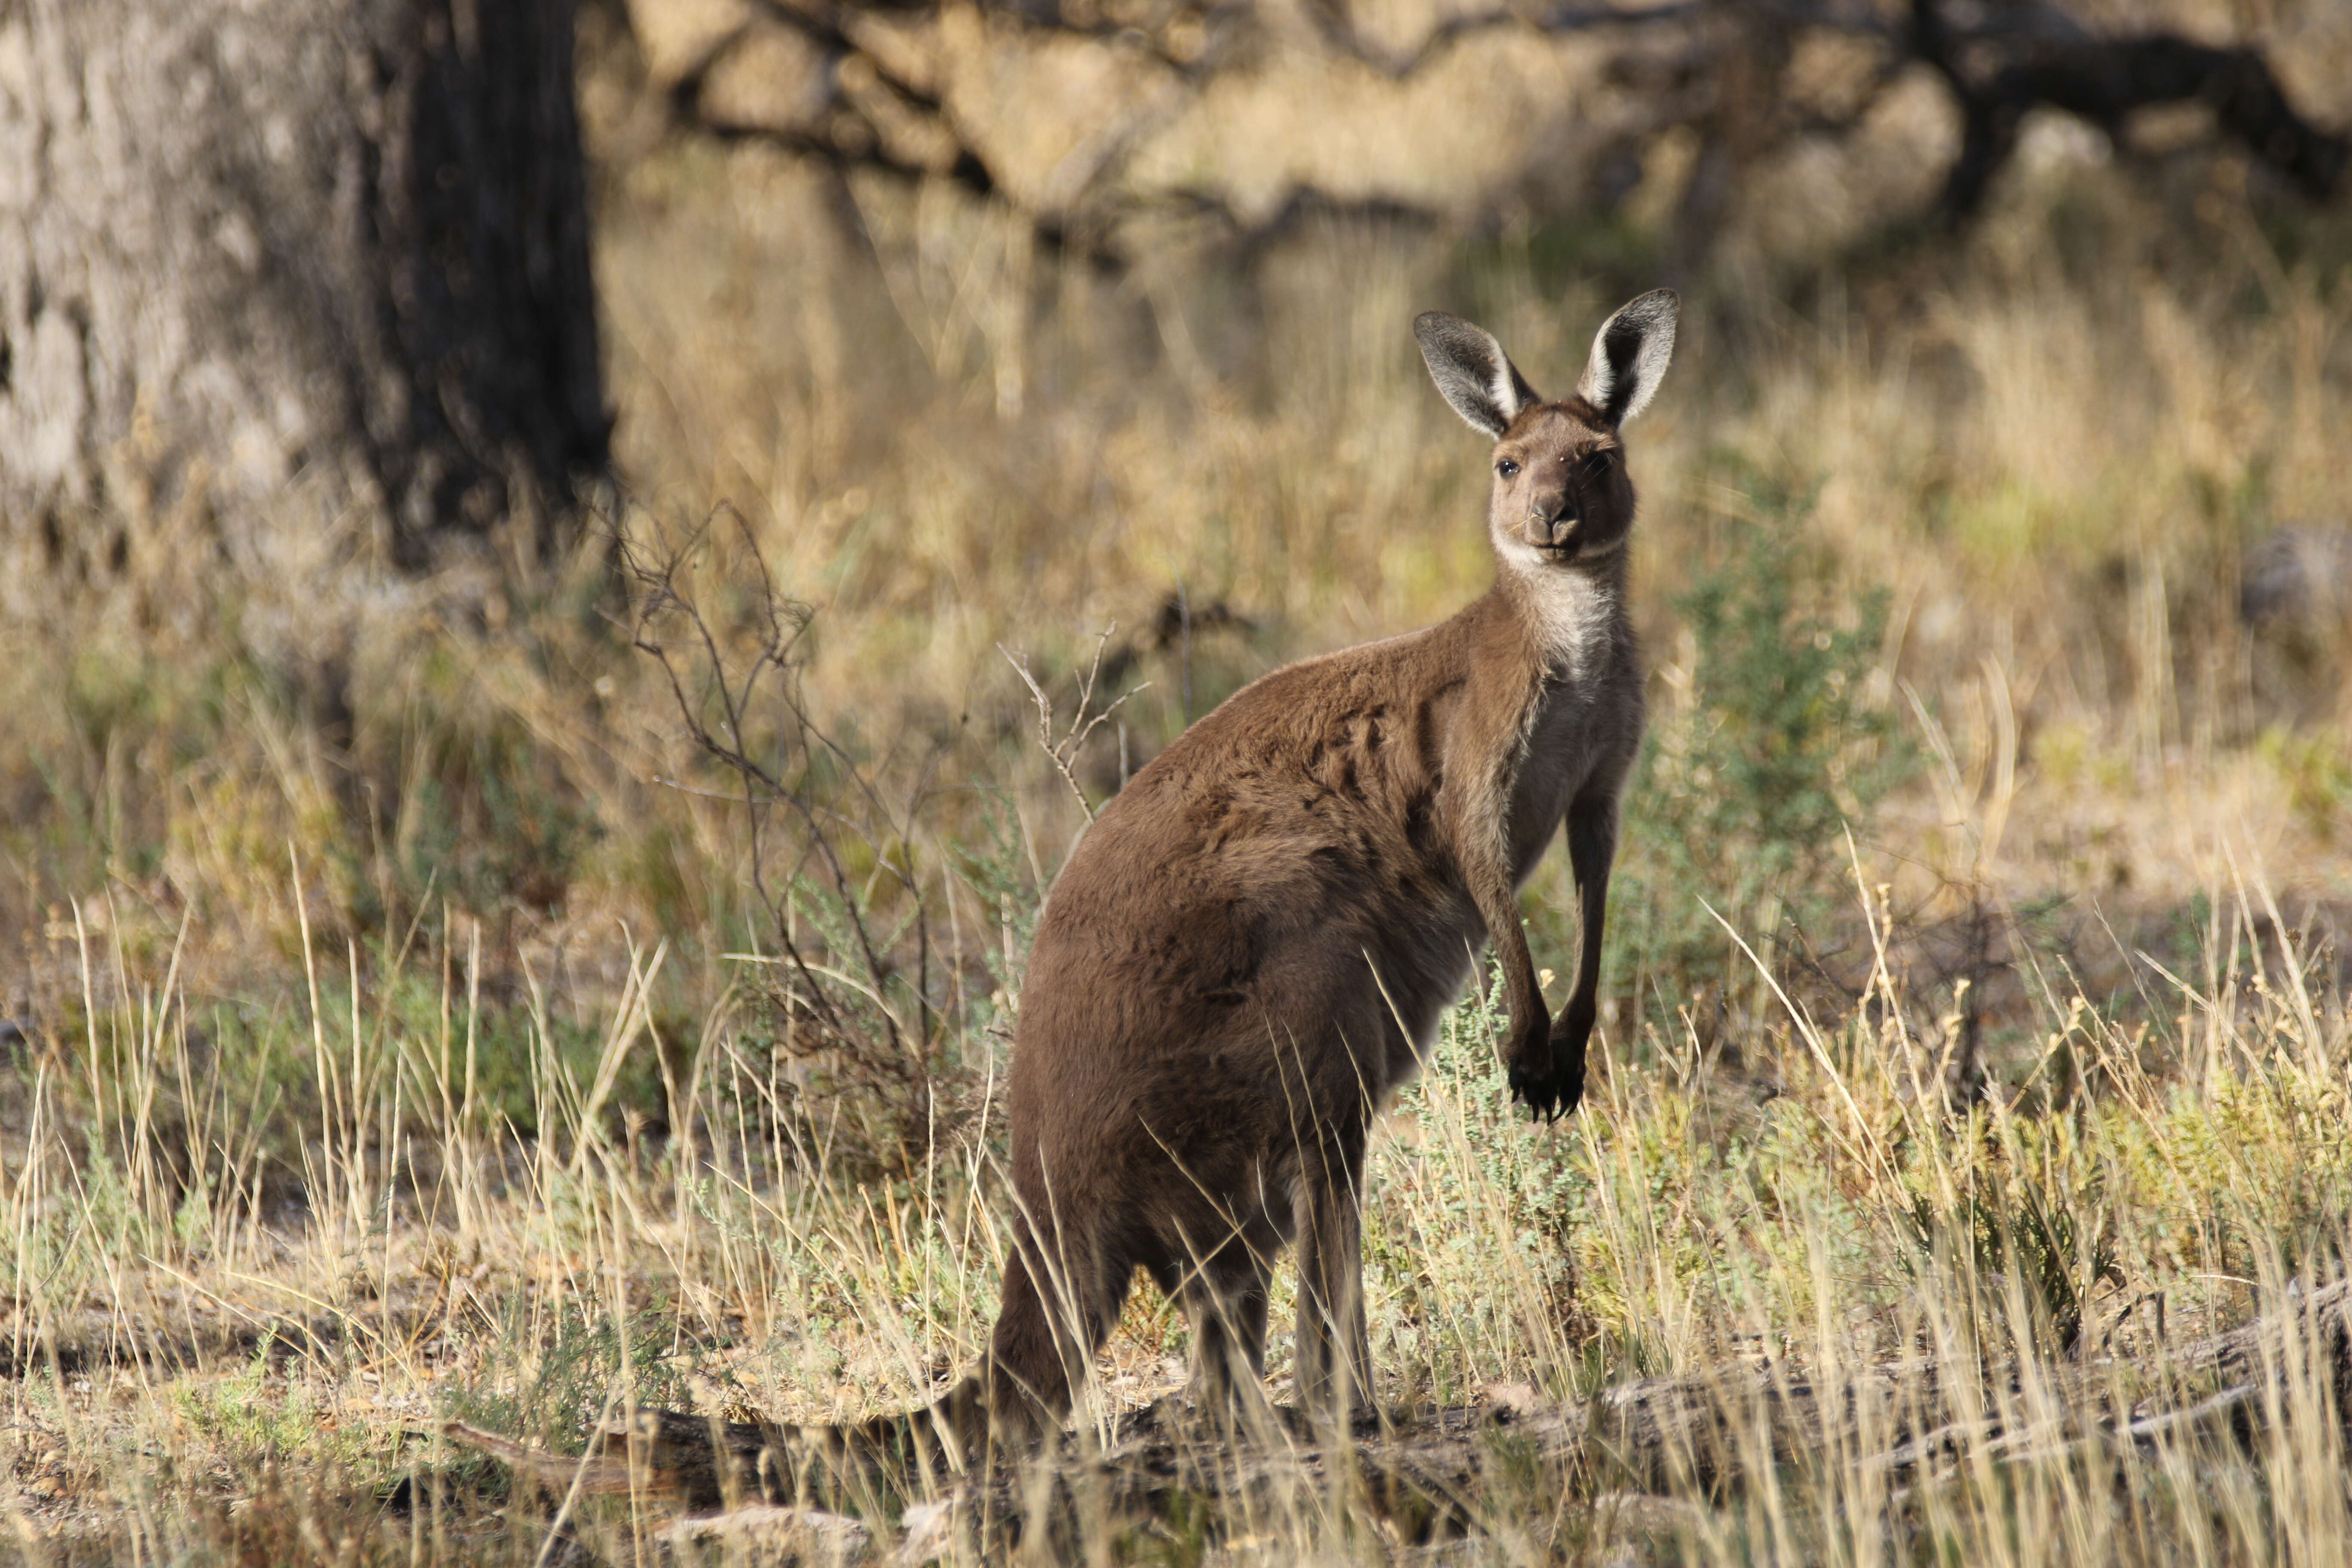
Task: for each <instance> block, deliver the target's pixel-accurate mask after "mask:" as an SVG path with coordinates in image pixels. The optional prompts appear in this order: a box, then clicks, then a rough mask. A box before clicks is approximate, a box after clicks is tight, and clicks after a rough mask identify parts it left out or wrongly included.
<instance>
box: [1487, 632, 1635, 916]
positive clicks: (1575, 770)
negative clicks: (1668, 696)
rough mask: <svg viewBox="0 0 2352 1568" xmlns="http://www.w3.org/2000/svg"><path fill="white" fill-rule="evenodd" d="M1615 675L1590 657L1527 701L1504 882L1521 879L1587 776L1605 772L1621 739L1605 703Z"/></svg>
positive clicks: (1618, 719) (1616, 718) (1615, 760)
mask: <svg viewBox="0 0 2352 1568" xmlns="http://www.w3.org/2000/svg"><path fill="white" fill-rule="evenodd" d="M1620 673H1621V672H1619V671H1617V670H1615V669H1613V668H1606V667H1602V666H1601V664H1600V661H1598V660H1594V661H1591V663H1590V664H1588V665H1587V667H1586V668H1585V669H1584V670H1582V671H1580V672H1577V673H1575V674H1571V675H1565V676H1555V677H1553V678H1552V679H1547V680H1546V681H1545V682H1544V683H1543V686H1542V689H1540V690H1539V691H1538V693H1537V694H1536V696H1535V698H1534V711H1533V712H1532V713H1531V714H1530V715H1529V716H1528V725H1527V731H1526V734H1527V740H1526V744H1525V750H1524V752H1523V753H1522V757H1521V762H1520V765H1519V770H1518V776H1517V780H1516V781H1515V784H1514V787H1513V789H1512V791H1511V796H1510V805H1509V816H1508V820H1507V824H1506V829H1505V831H1506V835H1507V842H1508V843H1509V845H1510V857H1511V879H1512V883H1513V885H1514V886H1518V885H1522V884H1524V883H1525V882H1526V881H1527V879H1528V878H1529V877H1530V876H1532V875H1534V873H1535V868H1536V864H1537V862H1538V861H1539V860H1541V859H1542V858H1543V854H1544V850H1545V848H1546V847H1548V846H1549V844H1550V843H1551V840H1552V836H1553V835H1554V834H1555V833H1556V832H1558V831H1559V824H1560V818H1561V817H1562V816H1563V815H1565V813H1566V812H1567V810H1568V806H1569V803H1570V801H1572V800H1574V799H1575V798H1576V797H1577V795H1579V794H1580V792H1582V790H1583V789H1584V787H1585V786H1586V785H1587V784H1590V783H1591V781H1592V779H1593V777H1594V775H1595V774H1596V773H1601V771H1603V770H1604V769H1608V770H1613V769H1615V768H1616V767H1617V766H1619V765H1621V764H1622V761H1623V759H1622V758H1621V757H1620V756H1619V755H1618V753H1619V752H1622V750H1623V749H1624V747H1625V745H1626V744H1627V743H1628V737H1627V736H1625V735H1623V734H1622V733H1620V731H1622V730H1624V729H1625V726H1624V724H1623V723H1622V716H1621V715H1619V714H1618V713H1617V712H1616V711H1615V710H1614V708H1613V707H1612V703H1611V702H1610V701H1609V700H1607V698H1608V695H1609V693H1610V692H1611V691H1612V689H1614V688H1615V687H1616V686H1617V685H1618V684H1619V680H1618V679H1616V678H1617V677H1618V676H1619V674H1620Z"/></svg>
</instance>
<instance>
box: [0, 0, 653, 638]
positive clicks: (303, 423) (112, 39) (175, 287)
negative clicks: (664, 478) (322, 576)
mask: <svg viewBox="0 0 2352 1568" xmlns="http://www.w3.org/2000/svg"><path fill="white" fill-rule="evenodd" d="M572 37H573V6H572V0H488V3H486V0H324V3H321V0H171V3H170V4H159V3H157V0H0V552H4V553H0V563H5V564H0V578H5V579H7V580H9V581H11V582H13V583H15V584H16V585H17V590H18V591H19V592H24V593H30V592H33V591H35V590H34V588H33V586H32V585H33V584H36V583H39V582H45V581H46V582H49V583H54V582H55V581H56V578H55V577H54V576H53V575H51V574H54V573H57V572H58V571H59V570H63V571H64V572H65V573H66V574H68V575H73V574H81V575H85V576H88V577H91V578H99V579H102V578H104V577H106V576H107V575H109V574H114V573H120V572H121V571H123V570H125V569H126V568H129V567H131V565H132V563H133V559H134V558H135V557H138V556H140V555H141V554H142V552H144V553H150V554H152V553H156V552H166V553H178V554H184V555H193V556H194V558H195V559H196V560H198V561H200V562H211V563H221V564H229V563H236V564H241V565H243V566H245V567H246V568H247V569H248V570H257V571H262V572H269V571H275V570H278V569H280V568H282V567H284V566H286V565H287V564H288V563H289V562H299V561H300V560H301V559H302V558H303V557H305V556H306V555H307V556H310V557H312V558H315V557H316V556H317V554H318V553H319V552H320V551H322V550H325V551H331V552H348V551H350V550H352V549H354V548H356V549H362V550H373V551H376V552H382V553H385V554H388V555H389V558H390V559H391V561H392V562H393V563H395V564H398V565H400V566H404V567H407V568H411V569H414V568H419V567H423V566H425V565H427V564H430V563H432V562H434V561H435V560H436V559H438V558H439V557H440V556H441V555H442V554H443V553H444V551H443V550H442V548H441V547H442V545H443V544H444V543H445V542H447V541H449V540H451V539H453V538H458V537H467V536H470V537H473V538H477V539H479V538H482V537H484V536H490V535H495V534H496V533H497V531H499V529H500V528H502V527H504V526H506V520H509V519H513V520H516V522H515V525H514V531H515V532H516V533H518V534H520V535H534V534H538V533H541V532H542V531H544V530H545V529H546V528H547V527H549V526H550V525H551V523H550V521H549V520H561V519H562V517H563V516H564V513H565V510H566V509H565V508H564V506H563V505H562V502H563V500H564V499H565V492H566V487H567V486H568V485H569V484H570V482H571V481H572V477H573V476H574V475H575V474H577V473H579V472H581V471H583V470H585V469H593V468H595V467H596V466H598V465H600V464H601V463H602V462H603V460H604V451H605V437H606V432H607V427H608V417H607V415H606V413H605V408H604V389H603V384H602V381H601V379H600V373H599V366H598V360H597V344H596V324H595V315H594V296H593V283H592V279H591V277H590V271H589V253H588V234H587V214H586V205H585V195H584V179H583V170H582V163H581V153H580V138H579V132H578V129H577V125H576V122H575V118H574V110H573V103H572ZM289 497H291V498H293V500H292V502H291V504H289ZM556 525H558V526H560V521H559V522H558V523H557V524H556ZM540 542H541V541H540V540H538V539H535V538H528V537H519V538H514V539H512V540H510V541H509V543H510V544H511V545H512V546H513V547H516V548H522V549H534V548H536V546H537V545H538V544H539V543H540ZM11 568H14V569H13V570H12V569H11ZM34 568H40V569H41V570H34Z"/></svg>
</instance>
